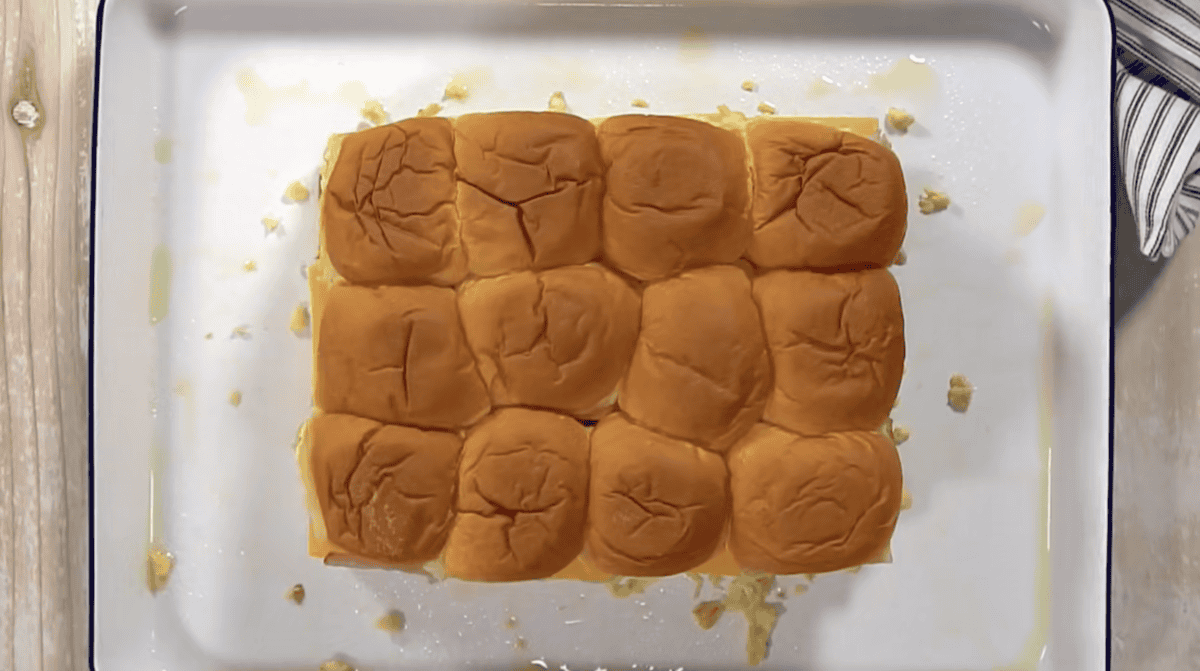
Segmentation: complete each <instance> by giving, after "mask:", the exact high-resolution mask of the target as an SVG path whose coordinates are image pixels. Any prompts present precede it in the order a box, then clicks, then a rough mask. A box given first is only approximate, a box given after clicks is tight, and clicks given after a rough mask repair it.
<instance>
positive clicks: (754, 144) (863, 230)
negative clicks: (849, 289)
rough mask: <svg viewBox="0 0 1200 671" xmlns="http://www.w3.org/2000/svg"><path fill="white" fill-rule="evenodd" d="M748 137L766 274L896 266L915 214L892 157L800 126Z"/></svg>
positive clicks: (750, 132)
mask: <svg viewBox="0 0 1200 671" xmlns="http://www.w3.org/2000/svg"><path fill="white" fill-rule="evenodd" d="M746 132H747V137H748V140H749V144H750V150H751V153H752V155H753V158H754V172H755V189H754V201H753V208H752V217H753V222H754V236H753V238H752V240H751V242H750V246H749V249H748V256H749V257H750V260H751V261H753V262H754V263H755V264H756V265H758V266H759V267H762V268H820V269H851V268H863V267H876V268H883V267H886V266H888V265H891V263H892V259H893V258H895V256H896V252H898V251H900V244H901V243H902V242H903V241H904V233H905V230H906V228H907V224H906V222H907V214H908V199H907V196H906V195H905V192H904V175H903V173H902V172H901V169H900V161H899V159H897V158H896V155H895V154H893V153H892V152H891V150H889V149H887V148H886V147H884V146H882V145H880V144H879V143H877V142H872V141H871V140H868V139H866V138H863V137H859V136H858V135H854V134H851V133H845V132H842V131H839V130H835V129H833V128H829V127H828V126H824V125H821V124H816V123H810V122H806V121H799V120H795V119H771V118H765V119H755V120H753V121H751V122H750V123H749V124H748V125H747V129H746Z"/></svg>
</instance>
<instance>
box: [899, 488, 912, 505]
mask: <svg viewBox="0 0 1200 671" xmlns="http://www.w3.org/2000/svg"><path fill="white" fill-rule="evenodd" d="M909 508H912V494H910V493H909V491H908V490H907V489H905V490H902V491H901V492H900V510H908V509H909Z"/></svg>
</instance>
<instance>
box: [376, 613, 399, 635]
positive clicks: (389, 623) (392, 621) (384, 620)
mask: <svg viewBox="0 0 1200 671" xmlns="http://www.w3.org/2000/svg"><path fill="white" fill-rule="evenodd" d="M375 626H376V627H379V628H380V629H382V630H384V631H386V632H388V633H389V634H394V633H396V632H398V631H403V630H404V613H401V612H400V611H398V610H389V611H388V612H387V614H386V615H384V616H383V617H381V618H379V619H378V620H377V621H376V622H375Z"/></svg>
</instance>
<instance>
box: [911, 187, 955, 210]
mask: <svg viewBox="0 0 1200 671" xmlns="http://www.w3.org/2000/svg"><path fill="white" fill-rule="evenodd" d="M917 205H918V206H919V207H920V208H921V214H933V213H934V212H941V211H942V210H944V209H946V208H948V207H950V196H947V195H946V194H945V193H942V192H941V191H935V190H933V189H931V188H929V187H925V190H924V192H922V193H921V197H920V199H919V200H918V201H917Z"/></svg>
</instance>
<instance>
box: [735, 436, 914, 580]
mask: <svg viewBox="0 0 1200 671" xmlns="http://www.w3.org/2000/svg"><path fill="white" fill-rule="evenodd" d="M728 462H729V474H730V492H731V495H732V498H733V521H732V525H731V529H730V539H729V548H730V550H731V551H732V552H733V556H734V558H735V559H736V560H737V562H738V564H739V565H741V566H742V567H743V568H747V569H752V570H758V571H765V572H767V573H777V574H787V573H822V572H826V571H837V570H841V569H844V568H849V567H852V566H858V565H860V564H863V563H865V562H867V561H869V560H871V559H872V558H873V557H875V556H877V555H878V554H879V552H880V551H881V550H882V549H883V548H884V547H885V546H886V545H887V543H888V541H889V540H890V539H891V536H892V530H893V528H894V527H895V525H896V517H897V515H899V512H900V499H901V495H902V490H901V475H900V459H899V456H898V455H897V454H896V448H895V447H894V446H893V445H892V443H891V441H890V440H888V439H887V438H886V437H884V436H882V435H880V434H878V433H873V432H867V431H854V432H847V433H835V434H830V435H826V436H818V437H812V438H803V437H800V436H797V435H795V434H792V433H789V432H787V431H784V430H782V429H779V428H776V427H773V426H769V425H766V424H758V425H756V426H755V427H754V428H753V429H751V430H750V433H749V434H747V435H746V437H744V438H743V439H742V440H741V441H740V442H739V443H738V444H737V445H735V446H734V447H733V449H732V450H730V451H729V455H728Z"/></svg>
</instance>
